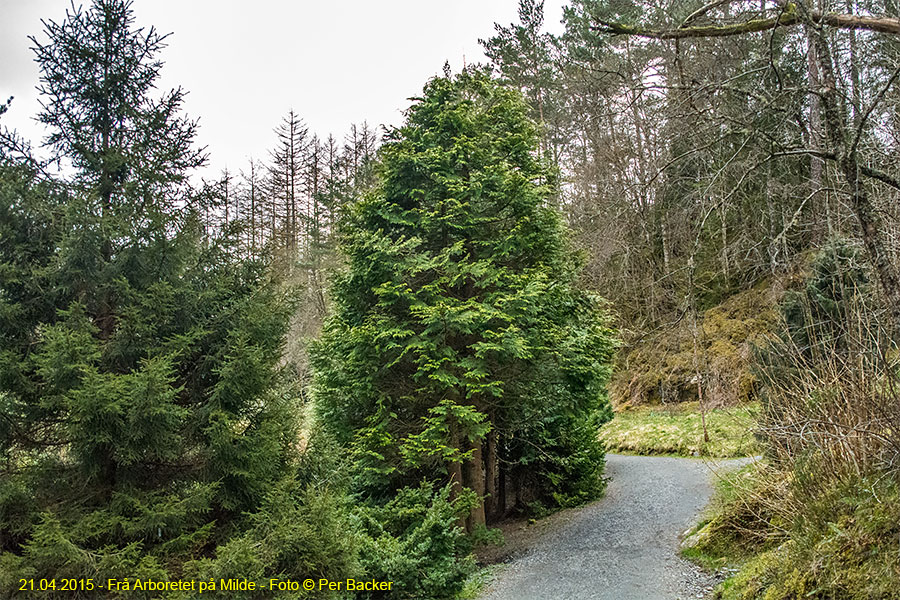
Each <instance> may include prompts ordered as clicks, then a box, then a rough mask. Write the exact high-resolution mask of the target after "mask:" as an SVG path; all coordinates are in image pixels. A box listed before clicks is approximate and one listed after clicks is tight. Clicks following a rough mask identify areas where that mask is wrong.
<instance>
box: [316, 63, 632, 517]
mask: <svg viewBox="0 0 900 600" xmlns="http://www.w3.org/2000/svg"><path fill="white" fill-rule="evenodd" d="M528 111H529V109H528V107H527V105H526V104H525V103H524V102H523V100H522V98H521V96H520V95H519V94H518V93H517V92H515V91H512V90H509V89H506V88H503V87H501V86H499V85H498V84H497V83H496V82H495V81H493V80H492V79H491V78H490V77H489V76H487V75H486V74H484V73H481V72H478V71H475V70H469V71H466V72H463V73H462V74H460V75H458V76H455V77H450V76H449V75H448V76H446V77H442V78H435V79H433V80H431V81H430V82H429V83H428V84H427V85H426V86H425V89H424V93H423V95H422V97H421V98H418V99H416V101H415V103H414V105H413V106H412V107H411V108H410V109H409V111H408V113H407V118H406V123H405V125H403V126H402V127H400V128H398V129H396V130H394V131H392V132H391V133H390V134H389V135H388V139H387V140H386V143H385V145H384V146H383V148H382V154H381V159H382V166H381V185H380V187H379V189H377V190H376V191H375V192H374V193H372V194H371V195H370V196H368V197H367V198H365V199H364V200H362V201H360V202H359V203H357V204H356V205H355V206H354V207H353V208H352V210H351V211H350V214H349V216H348V218H347V219H346V222H345V223H344V224H343V227H344V229H343V231H344V239H343V246H342V247H343V251H344V253H345V254H346V257H347V261H348V268H347V269H346V271H345V272H344V273H343V274H341V275H340V276H339V277H338V278H337V280H336V282H335V284H334V293H333V296H334V300H335V307H334V315H333V317H332V318H331V319H330V320H329V322H328V323H327V324H326V327H325V331H324V334H323V337H322V339H321V341H320V342H319V343H318V345H317V346H316V348H315V351H314V365H315V368H316V379H315V386H316V387H315V392H316V396H315V397H316V401H317V406H318V409H319V411H320V413H321V417H322V419H323V422H324V423H325V424H326V425H327V426H328V427H329V428H330V429H331V430H332V431H333V432H335V434H336V436H337V437H338V439H339V440H340V441H341V442H343V443H344V444H346V445H348V446H352V447H353V448H354V450H355V451H356V456H357V458H358V468H357V479H356V481H357V485H358V488H359V489H360V490H362V491H364V492H365V493H367V494H370V495H371V496H372V497H374V498H378V497H382V498H386V497H388V496H390V495H392V493H393V492H394V491H395V490H397V489H398V488H402V487H404V486H408V485H414V484H415V483H416V482H417V481H419V480H421V479H422V478H426V479H432V480H438V481H442V482H444V483H446V482H448V481H449V482H452V483H453V485H454V489H455V488H456V487H459V486H458V484H462V486H465V487H467V488H470V489H472V490H473V491H474V492H476V494H477V495H478V496H483V497H487V513H488V515H487V516H488V518H490V517H491V516H500V515H502V514H503V513H505V512H506V511H507V510H508V509H510V508H513V507H514V505H517V504H518V505H519V507H523V505H524V504H525V503H527V502H532V501H548V500H549V501H550V502H551V503H557V504H558V503H567V502H572V501H580V500H585V499H587V498H590V497H592V496H594V495H595V494H596V493H598V491H599V490H600V488H601V480H600V477H599V474H600V471H601V469H602V464H603V457H602V449H601V447H600V445H599V443H598V441H597V436H596V431H597V426H598V425H599V424H600V423H602V422H604V421H605V420H608V419H609V417H610V416H611V413H610V410H609V404H608V401H607V398H606V394H605V384H606V382H607V379H608V377H609V369H610V360H611V357H612V354H613V351H614V346H615V343H614V336H613V332H612V331H611V330H610V328H609V325H608V320H607V317H606V315H605V314H604V311H603V308H602V303H601V302H600V300H599V299H598V298H597V297H594V296H591V295H589V294H587V293H585V292H583V291H581V290H579V289H578V288H577V287H576V284H575V282H576V278H577V276H578V271H579V260H578V256H577V253H576V252H574V251H573V249H572V247H571V246H570V245H569V243H568V239H567V234H566V231H565V228H564V226H563V225H562V223H561V220H560V216H559V214H558V213H557V211H556V210H554V209H553V208H551V207H550V206H548V199H549V198H551V197H552V195H553V190H554V181H555V178H554V173H553V171H552V170H551V169H550V168H549V167H548V166H547V165H546V164H545V163H544V162H543V161H542V160H540V158H539V157H538V156H537V152H536V150H537V148H538V139H539V135H538V130H537V127H536V126H535V124H534V123H533V122H532V121H530V120H529V118H528V116H527V115H528ZM512 491H515V498H513V493H512ZM483 515H484V510H483V509H482V508H481V505H480V504H479V506H476V508H475V509H474V510H473V513H472V517H473V518H474V520H470V522H469V524H470V526H471V525H474V526H477V525H478V524H480V523H483Z"/></svg>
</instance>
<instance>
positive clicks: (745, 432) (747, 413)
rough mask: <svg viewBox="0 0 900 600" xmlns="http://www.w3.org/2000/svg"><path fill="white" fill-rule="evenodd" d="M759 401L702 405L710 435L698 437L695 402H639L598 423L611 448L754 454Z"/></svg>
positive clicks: (635, 451) (700, 430) (699, 423)
mask: <svg viewBox="0 0 900 600" xmlns="http://www.w3.org/2000/svg"><path fill="white" fill-rule="evenodd" d="M758 413H759V403H758V402H751V403H748V404H742V405H739V406H731V407H722V408H714V409H712V410H707V411H706V415H705V416H706V429H707V432H708V433H709V441H708V442H704V441H703V424H702V420H701V416H700V405H699V403H698V402H681V403H678V404H672V405H668V406H659V405H655V406H638V407H634V408H629V409H627V410H623V411H620V412H617V413H616V415H615V417H614V418H613V420H612V421H610V422H609V423H607V424H606V425H604V426H603V427H602V428H601V429H600V438H601V439H602V440H603V442H604V443H605V444H606V447H607V449H609V451H611V452H620V453H623V454H662V455H673V456H704V457H705V456H709V457H718V458H733V457H739V456H751V455H753V454H756V451H757V447H756V440H755V439H754V437H753V428H754V426H755V423H756V415H757V414H758Z"/></svg>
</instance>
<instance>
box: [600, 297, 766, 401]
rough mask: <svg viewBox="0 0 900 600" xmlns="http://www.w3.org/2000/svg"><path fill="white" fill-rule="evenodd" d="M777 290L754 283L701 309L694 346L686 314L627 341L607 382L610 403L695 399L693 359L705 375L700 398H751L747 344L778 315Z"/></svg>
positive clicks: (763, 334)
mask: <svg viewBox="0 0 900 600" xmlns="http://www.w3.org/2000/svg"><path fill="white" fill-rule="evenodd" d="M777 295H778V294H777V293H775V292H774V291H772V289H770V287H769V286H757V287H755V288H753V289H750V290H747V291H744V292H741V293H739V294H735V295H734V296H731V297H730V298H729V299H727V300H726V301H725V302H723V303H722V304H720V305H718V306H715V307H713V308H710V309H709V310H706V311H704V312H703V313H702V315H701V320H700V328H701V332H700V335H699V336H698V340H697V341H698V345H697V349H696V352H695V344H694V336H693V332H692V330H691V324H690V323H689V322H688V319H682V320H681V321H680V322H679V323H678V324H677V325H676V326H674V327H672V328H669V329H666V330H665V331H662V332H659V333H656V334H654V335H650V336H647V337H645V338H642V340H641V341H639V342H637V343H634V344H632V345H631V346H630V347H629V348H627V349H626V350H625V351H624V352H622V353H621V354H620V359H619V363H618V365H617V368H616V372H615V375H614V377H613V380H612V382H611V385H610V392H611V397H612V399H613V402H614V404H615V405H617V406H636V405H640V404H648V403H649V404H654V403H660V402H683V401H691V400H696V399H697V397H698V396H697V366H698V365H699V366H700V370H701V372H703V373H704V375H705V377H706V386H705V389H704V390H703V392H704V398H705V399H706V400H709V401H710V402H711V403H712V404H726V405H727V404H735V403H740V402H745V401H748V400H750V399H752V396H753V388H754V376H753V374H752V373H751V370H750V365H751V358H752V348H753V345H754V344H757V343H759V342H760V341H761V340H762V339H764V338H765V337H766V336H768V335H769V333H770V332H771V331H772V329H773V327H774V324H775V323H776V321H777V313H776V311H775V308H774V307H775V303H776V301H777Z"/></svg>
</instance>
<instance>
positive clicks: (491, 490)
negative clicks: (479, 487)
mask: <svg viewBox="0 0 900 600" xmlns="http://www.w3.org/2000/svg"><path fill="white" fill-rule="evenodd" d="M484 493H485V498H484V512H485V516H486V518H487V519H490V520H492V521H493V520H495V519H497V518H498V516H497V513H498V512H499V511H498V510H497V430H496V429H491V431H490V432H489V433H488V434H487V439H486V443H485V457H484Z"/></svg>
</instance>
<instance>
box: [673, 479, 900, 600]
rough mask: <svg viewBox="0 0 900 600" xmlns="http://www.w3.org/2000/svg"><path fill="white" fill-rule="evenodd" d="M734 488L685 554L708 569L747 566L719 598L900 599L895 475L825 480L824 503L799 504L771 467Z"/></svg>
mask: <svg viewBox="0 0 900 600" xmlns="http://www.w3.org/2000/svg"><path fill="white" fill-rule="evenodd" d="M730 479H731V480H730V481H728V482H727V483H723V484H722V485H720V486H719V489H718V491H717V495H716V500H714V503H713V506H712V508H711V510H710V512H709V513H708V515H707V517H706V519H705V520H704V522H703V523H701V524H700V525H699V526H698V527H697V528H695V530H694V531H693V532H692V533H691V535H689V536H688V538H687V539H686V541H685V544H686V545H687V548H686V549H685V550H684V551H683V553H684V555H685V556H686V557H688V558H691V559H693V560H695V561H697V562H698V563H700V564H701V565H703V566H705V567H708V568H718V567H722V566H735V565H738V566H739V567H740V569H739V571H738V572H737V573H736V574H735V575H734V576H732V577H730V578H729V579H727V580H726V581H725V582H724V583H723V584H722V585H721V586H720V587H719V588H718V589H717V591H716V597H717V598H720V599H722V600H789V599H795V598H812V599H817V600H826V599H829V600H832V599H836V600H837V599H847V600H872V599H878V600H882V599H883V600H887V599H895V598H898V597H900V560H898V557H900V486H898V484H897V482H896V481H894V480H893V479H892V478H891V476H889V475H884V474H882V475H881V476H878V477H875V476H871V477H855V478H852V479H851V480H848V481H842V482H838V483H830V484H829V483H827V482H826V480H824V478H823V480H822V482H821V483H822V487H821V489H820V490H819V491H818V492H817V495H816V496H815V497H797V496H796V495H794V493H793V492H792V491H791V490H792V488H791V486H790V477H788V476H786V475H784V474H779V473H778V472H776V471H774V470H771V469H767V468H758V467H751V468H748V469H744V470H742V471H740V472H738V473H736V474H735V475H734V476H733V477H732V478H730ZM788 506H790V507H791V508H790V509H788V508H786V507H788Z"/></svg>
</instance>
